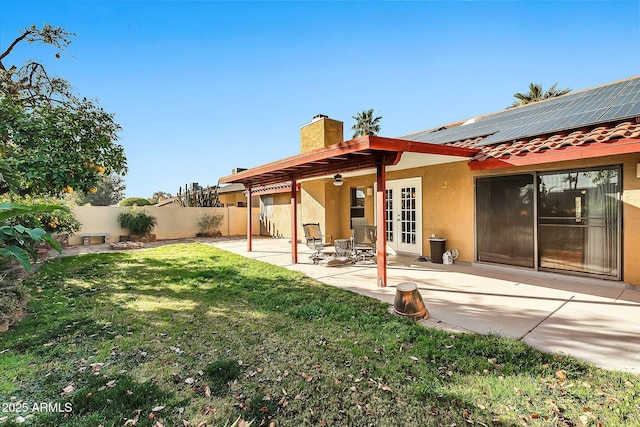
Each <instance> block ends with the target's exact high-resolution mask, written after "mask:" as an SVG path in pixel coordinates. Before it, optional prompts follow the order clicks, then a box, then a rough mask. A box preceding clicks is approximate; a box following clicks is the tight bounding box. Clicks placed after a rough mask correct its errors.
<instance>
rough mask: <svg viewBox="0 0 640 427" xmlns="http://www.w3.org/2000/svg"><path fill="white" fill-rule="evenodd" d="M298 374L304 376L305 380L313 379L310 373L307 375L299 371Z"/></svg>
mask: <svg viewBox="0 0 640 427" xmlns="http://www.w3.org/2000/svg"><path fill="white" fill-rule="evenodd" d="M299 374H300V376H301V377H302V378H304V379H305V380H306V381H307V382H309V381H311V380H313V377H312V376H311V375H308V374H307V373H306V372H299Z"/></svg>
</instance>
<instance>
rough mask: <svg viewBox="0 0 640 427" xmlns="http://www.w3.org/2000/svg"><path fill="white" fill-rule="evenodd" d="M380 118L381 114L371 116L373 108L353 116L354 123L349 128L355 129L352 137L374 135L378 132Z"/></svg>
mask: <svg viewBox="0 0 640 427" xmlns="http://www.w3.org/2000/svg"><path fill="white" fill-rule="evenodd" d="M381 118H382V116H378V117H375V118H374V117H373V108H372V109H370V110H365V111H362V112H360V113H358V114H356V115H355V116H353V119H355V121H356V124H355V125H353V127H352V128H351V130H353V131H355V132H354V133H353V137H354V138H357V137H359V136H367V135H376V134H377V133H378V132H380V125H379V124H378V123H379V122H380V119H381Z"/></svg>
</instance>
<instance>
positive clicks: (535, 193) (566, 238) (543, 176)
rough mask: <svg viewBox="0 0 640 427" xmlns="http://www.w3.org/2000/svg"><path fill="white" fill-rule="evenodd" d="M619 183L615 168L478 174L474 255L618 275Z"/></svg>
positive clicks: (489, 259) (503, 261) (502, 261)
mask: <svg viewBox="0 0 640 427" xmlns="http://www.w3.org/2000/svg"><path fill="white" fill-rule="evenodd" d="M619 182H620V168H619V167H617V166H609V167H601V168H589V169H586V168H585V169H579V170H564V171H554V172H544V173H542V172H540V173H535V174H522V175H511V176H499V177H490V178H478V179H477V180H476V247H477V250H476V257H477V260H478V261H486V262H495V263H500V264H508V265H516V266H521V267H530V268H534V267H537V268H538V269H540V270H560V271H564V272H574V273H579V274H586V275H598V276H601V277H609V278H616V279H619V278H620V264H621V238H620V224H621V213H620V212H621V208H620V203H621V202H620V199H621V198H620V194H621V189H620V185H619ZM534 183H535V185H534Z"/></svg>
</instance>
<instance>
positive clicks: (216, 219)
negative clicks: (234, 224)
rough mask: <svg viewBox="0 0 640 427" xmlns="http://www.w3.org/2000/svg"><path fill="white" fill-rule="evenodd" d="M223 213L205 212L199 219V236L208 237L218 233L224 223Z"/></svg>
mask: <svg viewBox="0 0 640 427" xmlns="http://www.w3.org/2000/svg"><path fill="white" fill-rule="evenodd" d="M223 219H224V216H223V215H220V214H211V213H209V212H205V214H204V215H202V216H201V217H200V220H198V229H199V230H200V233H198V235H199V236H203V237H208V236H212V235H214V234H216V233H217V232H218V231H219V229H220V226H221V225H222V220H223Z"/></svg>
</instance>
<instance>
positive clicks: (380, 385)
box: [378, 384, 392, 392]
mask: <svg viewBox="0 0 640 427" xmlns="http://www.w3.org/2000/svg"><path fill="white" fill-rule="evenodd" d="M378 388H380V389H382V390H384V391H388V392H392V390H391V387H389V386H388V385H382V384H378Z"/></svg>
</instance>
